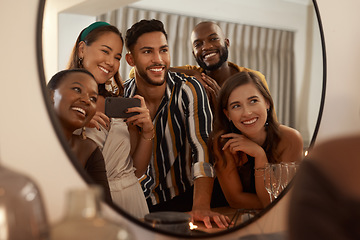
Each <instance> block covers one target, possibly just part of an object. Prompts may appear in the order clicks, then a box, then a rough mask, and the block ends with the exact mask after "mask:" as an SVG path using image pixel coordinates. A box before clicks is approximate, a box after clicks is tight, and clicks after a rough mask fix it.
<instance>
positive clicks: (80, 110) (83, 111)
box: [72, 107, 86, 115]
mask: <svg viewBox="0 0 360 240" xmlns="http://www.w3.org/2000/svg"><path fill="white" fill-rule="evenodd" d="M72 110H75V111H78V112H80V113H82V114H84V115H86V112H85V110H84V109H82V108H78V107H73V108H72Z"/></svg>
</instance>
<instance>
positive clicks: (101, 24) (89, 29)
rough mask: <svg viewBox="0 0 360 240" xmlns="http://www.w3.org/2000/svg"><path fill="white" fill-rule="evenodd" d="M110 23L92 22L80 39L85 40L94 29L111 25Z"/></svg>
mask: <svg viewBox="0 0 360 240" xmlns="http://www.w3.org/2000/svg"><path fill="white" fill-rule="evenodd" d="M109 25H110V24H109V23H107V22H94V23H92V24H90V25H89V26H88V27H87V28H85V30H84V31H83V32H82V33H81V35H80V41H84V39H85V37H86V36H87V35H88V34H89V33H90V32H91V31H92V30H94V29H96V28H98V27H102V26H109Z"/></svg>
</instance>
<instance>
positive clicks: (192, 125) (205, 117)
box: [183, 79, 230, 228]
mask: <svg viewBox="0 0 360 240" xmlns="http://www.w3.org/2000/svg"><path fill="white" fill-rule="evenodd" d="M186 85H187V87H185V89H184V90H185V93H184V94H185V95H186V96H187V99H186V101H185V102H188V106H187V108H188V115H187V119H186V122H187V124H186V125H187V126H186V127H187V134H188V139H189V143H190V145H191V150H192V153H193V157H192V160H193V166H192V173H193V179H194V196H193V208H192V211H191V213H190V214H191V215H192V216H193V219H194V220H200V221H203V222H204V224H205V226H206V227H207V228H211V227H212V226H211V221H214V222H215V223H216V224H217V225H218V227H220V228H224V227H226V226H228V222H230V220H229V218H227V217H225V216H223V215H221V214H218V213H215V212H212V211H211V210H210V202H211V194H212V190H213V183H214V169H213V167H212V165H211V164H210V159H209V152H208V148H207V144H206V143H207V140H208V137H209V134H210V132H211V130H212V121H213V119H212V113H211V110H210V105H209V101H208V98H207V96H206V93H205V89H204V87H203V86H202V85H201V84H200V83H199V82H197V81H194V80H193V79H189V81H188V82H187V84H186ZM183 97H185V96H183Z"/></svg>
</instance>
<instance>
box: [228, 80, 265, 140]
mask: <svg viewBox="0 0 360 240" xmlns="http://www.w3.org/2000/svg"><path fill="white" fill-rule="evenodd" d="M267 109H269V104H268V102H267V101H266V100H265V98H264V97H263V95H262V94H261V93H260V91H259V90H258V89H257V88H256V87H255V85H254V84H253V83H247V84H244V85H241V86H239V87H237V88H235V89H234V90H233V91H232V92H231V94H230V96H229V99H228V104H227V107H226V109H224V110H223V111H224V113H225V115H226V116H227V117H228V119H229V120H231V121H232V122H233V123H234V125H235V127H236V128H237V129H239V131H240V132H241V133H242V134H244V135H245V136H247V137H249V138H250V139H251V138H257V137H259V134H266V133H265V127H264V126H265V123H266V119H267Z"/></svg>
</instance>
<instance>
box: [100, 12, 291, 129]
mask: <svg viewBox="0 0 360 240" xmlns="http://www.w3.org/2000/svg"><path fill="white" fill-rule="evenodd" d="M141 19H158V20H160V21H162V22H163V23H164V26H165V29H166V32H167V34H168V44H169V49H170V55H171V66H174V67H175V66H182V65H186V64H190V65H197V63H196V61H195V59H194V56H193V55H192V44H191V41H190V35H191V31H192V29H193V28H194V26H195V25H196V24H198V23H199V22H201V21H205V20H207V21H214V22H216V23H217V24H218V25H219V26H220V27H221V29H222V30H223V31H224V34H225V37H226V38H228V39H229V41H230V47H229V59H228V60H229V61H231V62H233V63H235V64H237V65H239V66H243V67H247V68H251V69H254V70H258V71H260V72H261V73H263V74H264V75H265V78H266V81H267V82H268V85H269V89H270V92H271V95H272V97H273V100H274V105H275V111H276V114H277V117H278V120H279V122H280V123H281V124H284V125H287V126H290V127H294V126H295V122H294V121H295V112H296V111H295V89H294V87H295V79H294V78H295V77H294V76H295V75H294V71H295V69H294V35H295V33H294V32H292V31H286V30H281V29H270V28H264V27H259V26H251V25H245V24H240V23H231V22H223V21H217V20H213V19H203V18H198V17H193V16H184V15H177V14H173V13H164V12H158V11H152V10H144V9H138V8H132V7H123V8H120V9H117V10H114V11H111V12H108V13H106V14H103V15H101V16H98V20H101V21H107V22H109V23H111V24H113V25H115V26H117V27H118V28H119V30H120V32H121V33H122V34H123V37H125V33H126V30H127V29H128V28H130V27H131V26H132V25H133V24H134V23H135V22H137V21H140V20H141ZM125 54H126V49H125V47H124V51H123V57H122V59H121V63H120V75H121V77H122V78H123V80H126V79H128V74H129V72H130V69H131V67H130V66H129V65H128V64H127V62H126V60H125Z"/></svg>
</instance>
